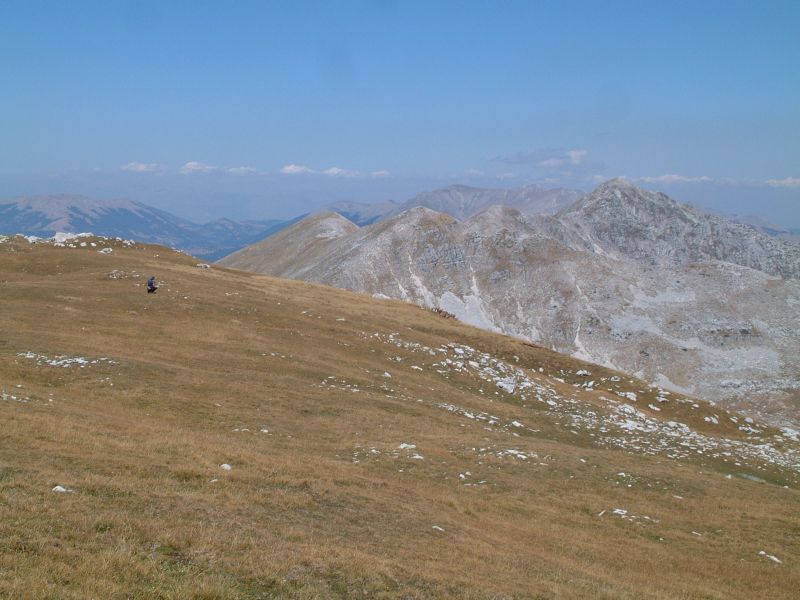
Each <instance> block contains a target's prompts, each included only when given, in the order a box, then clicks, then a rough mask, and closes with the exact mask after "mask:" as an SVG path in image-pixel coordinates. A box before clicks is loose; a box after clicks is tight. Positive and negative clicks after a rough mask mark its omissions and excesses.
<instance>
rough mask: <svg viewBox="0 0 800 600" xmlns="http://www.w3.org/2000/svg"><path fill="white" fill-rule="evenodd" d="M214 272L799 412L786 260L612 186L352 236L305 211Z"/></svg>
mask: <svg viewBox="0 0 800 600" xmlns="http://www.w3.org/2000/svg"><path fill="white" fill-rule="evenodd" d="M740 228H741V229H740ZM325 232H330V233H325ZM223 264H225V265H228V266H232V267H236V268H243V269H249V270H253V271H257V272H262V273H267V274H271V275H277V276H282V277H291V278H297V279H303V280H306V281H312V282H317V283H323V284H327V285H333V286H336V287H341V288H345V289H350V290H354V291H359V292H364V293H368V294H373V295H380V296H386V297H390V298H397V299H402V300H407V301H410V302H414V303H417V304H420V305H423V306H427V307H431V308H433V307H439V308H442V309H444V310H446V311H448V312H451V313H453V314H455V315H456V316H457V317H458V318H459V319H461V320H462V321H465V322H467V323H470V324H473V325H476V326H478V327H482V328H485V329H489V330H492V331H499V332H504V333H507V334H509V335H513V336H517V337H521V338H524V339H527V340H530V341H532V342H535V343H537V344H540V345H543V346H547V347H549V348H552V349H554V350H557V351H559V352H564V353H567V354H572V355H574V356H576V357H579V358H582V359H586V360H589V361H592V362H595V363H599V364H603V365H607V366H612V367H615V368H617V369H620V370H622V371H626V372H629V373H631V374H635V375H637V376H640V377H643V378H645V379H647V380H650V381H652V382H654V383H658V384H659V385H661V386H663V387H667V388H670V387H671V388H673V389H675V390H679V391H682V392H684V393H690V394H694V395H696V396H699V397H702V398H705V399H710V400H717V401H722V402H725V403H727V404H728V405H729V406H734V407H737V408H741V409H745V410H750V411H752V412H755V413H759V414H760V415H762V416H766V417H768V418H772V419H773V420H774V421H776V422H779V421H782V420H790V421H794V420H797V419H798V417H800V336H799V334H798V332H800V281H798V279H797V276H798V273H800V271H798V249H797V248H796V247H795V246H794V245H792V244H790V243H788V242H783V241H781V240H776V239H773V238H768V237H767V236H764V235H762V234H759V233H758V232H756V231H754V230H752V229H748V228H747V227H745V226H741V225H737V224H734V223H730V222H728V221H725V220H724V219H722V218H720V217H714V216H708V215H703V214H702V213H699V212H697V211H694V210H692V209H689V208H688V207H685V206H683V205H680V204H678V203H677V202H675V201H673V200H671V199H670V198H668V197H666V196H664V195H663V194H652V193H650V192H646V191H644V190H640V189H637V188H635V187H633V186H631V185H629V184H627V183H626V182H622V181H611V182H608V183H606V184H604V185H601V186H600V187H599V188H597V189H596V190H595V191H594V192H592V193H591V194H590V195H589V196H587V197H586V198H584V199H582V200H579V201H578V202H577V203H575V204H574V205H573V206H572V207H570V208H568V209H565V210H562V211H561V212H560V213H558V214H557V215H555V216H548V215H534V216H525V215H524V214H523V213H522V212H520V211H518V210H515V209H513V208H508V207H503V206H492V207H489V208H487V209H485V210H484V211H482V212H480V213H478V214H476V215H474V216H472V217H470V218H468V219H466V220H463V221H459V220H458V219H456V218H454V217H453V216H451V215H448V214H443V213H440V212H436V211H433V210H431V209H428V208H421V207H417V208H412V209H410V210H408V211H406V212H403V213H401V214H399V215H396V216H394V217H391V218H388V219H385V220H383V221H380V222H377V223H375V224H373V225H370V226H368V227H362V228H359V227H357V226H356V225H354V224H353V223H351V222H349V221H347V220H346V219H344V218H343V217H341V216H339V215H330V214H329V215H321V216H320V215H318V216H315V217H311V218H309V219H306V220H305V221H302V222H300V223H298V224H297V225H295V226H293V227H291V228H289V229H287V230H285V231H283V232H281V233H280V234H278V235H275V236H272V237H270V238H267V239H266V240H264V241H262V242H260V243H259V244H256V245H254V246H251V247H249V248H247V249H245V250H243V251H241V252H239V253H237V254H234V255H232V256H230V257H228V258H226V259H225V260H224V261H223Z"/></svg>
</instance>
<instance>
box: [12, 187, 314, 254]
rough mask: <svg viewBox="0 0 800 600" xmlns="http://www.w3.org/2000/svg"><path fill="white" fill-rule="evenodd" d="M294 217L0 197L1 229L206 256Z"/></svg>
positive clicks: (53, 197) (264, 233)
mask: <svg viewBox="0 0 800 600" xmlns="http://www.w3.org/2000/svg"><path fill="white" fill-rule="evenodd" d="M298 218H302V217H298ZM296 220H297V219H294V220H290V221H285V220H269V221H232V220H230V219H218V220H216V221H211V222H210V223H206V224H204V225H198V224H196V223H192V222H190V221H187V220H186V219H181V218H180V217H177V216H175V215H173V214H170V213H168V212H165V211H163V210H159V209H157V208H153V207H152V206H147V205H146V204H142V203H141V202H134V201H132V200H95V199H91V198H86V197H84V196H74V195H68V194H60V195H51V196H28V197H23V198H18V199H16V200H13V201H10V202H3V201H0V233H6V234H11V233H24V234H26V235H38V236H51V235H53V234H54V233H56V232H58V231H63V232H71V233H80V232H92V233H95V234H97V235H104V236H110V237H123V238H130V239H135V240H138V241H142V242H151V243H156V244H163V245H166V246H171V247H173V248H178V249H181V250H185V251H186V252H188V253H190V254H192V255H194V256H198V257H200V258H204V259H206V260H216V259H218V258H220V257H222V256H225V255H227V254H230V253H231V252H234V251H235V250H238V249H239V248H242V247H244V246H246V245H248V244H252V243H254V242H256V241H258V240H261V239H263V238H265V237H267V236H268V235H271V234H273V233H275V232H277V231H280V230H281V229H282V228H284V227H286V226H288V225H290V224H292V223H293V222H295V221H296Z"/></svg>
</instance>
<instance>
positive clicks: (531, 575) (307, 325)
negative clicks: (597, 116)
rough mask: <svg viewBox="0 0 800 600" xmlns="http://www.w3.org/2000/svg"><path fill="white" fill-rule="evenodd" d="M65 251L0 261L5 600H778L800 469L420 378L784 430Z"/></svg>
mask: <svg viewBox="0 0 800 600" xmlns="http://www.w3.org/2000/svg"><path fill="white" fill-rule="evenodd" d="M86 241H87V246H86V247H80V246H78V247H75V248H70V247H68V246H67V247H63V248H54V247H52V246H50V245H41V244H29V243H28V242H26V241H24V240H21V239H19V238H17V239H10V240H6V241H5V242H4V243H2V244H0V298H1V299H2V311H0V332H2V335H1V336H0V391H2V394H3V396H2V398H3V399H2V400H0V597H8V598H175V599H178V598H180V599H183V598H198V599H199V598H209V599H210V598H358V597H362V598H446V597H447V598H475V599H477V598H615V599H616V598H653V599H663V598H742V599H748V600H749V599H752V598H766V597H769V598H787V599H788V598H794V597H795V596H796V591H797V589H800V567H798V564H799V562H800V510H798V509H799V507H800V502H798V500H799V499H800V495H798V472H797V467H798V465H796V464H795V465H794V468H785V467H780V466H776V465H775V464H769V463H765V462H759V461H757V460H749V461H744V460H737V462H738V463H739V464H735V463H734V462H731V461H726V460H723V458H724V457H722V458H720V457H716V458H715V457H713V456H711V455H710V454H708V453H707V454H697V453H693V454H691V455H689V456H687V457H686V458H681V459H671V458H669V457H668V456H666V455H664V454H657V455H648V454H645V453H642V452H639V451H635V450H632V449H630V448H629V449H626V448H624V447H618V446H614V445H609V444H607V443H604V442H603V440H602V439H601V438H602V436H597V435H592V433H594V430H591V429H588V428H579V427H576V426H574V425H572V421H570V420H569V419H567V417H566V416H565V415H567V414H569V413H568V412H559V410H560V409H558V410H557V409H555V408H553V407H552V406H550V405H548V404H546V403H544V402H539V401H536V399H535V398H534V397H532V396H529V397H527V399H525V398H524V397H523V396H520V395H519V394H518V393H516V392H515V393H510V392H508V391H507V390H506V389H504V388H502V387H499V386H498V385H495V383H493V382H491V381H490V380H488V379H486V380H485V379H481V378H480V377H479V376H478V375H477V373H479V371H478V370H476V369H475V368H470V367H469V365H468V364H466V361H467V360H468V359H467V358H465V359H464V361H465V365H464V367H463V368H461V369H459V368H456V366H453V365H452V364H450V365H448V367H447V369H445V368H444V367H443V366H442V363H443V361H444V359H445V357H448V358H450V357H453V356H454V354H455V353H456V348H459V349H461V348H464V347H469V348H474V349H475V351H476V353H478V352H480V353H485V354H487V355H490V356H491V357H493V358H494V359H495V360H496V361H499V362H502V363H503V364H507V365H511V366H512V367H513V368H515V369H520V370H521V371H522V372H524V373H525V374H526V376H527V377H529V378H530V379H531V380H532V381H534V382H536V383H537V384H541V385H542V386H546V387H547V388H548V389H552V390H553V393H554V394H555V396H554V397H558V398H563V399H568V400H570V401H572V400H574V401H575V402H576V405H575V406H580V407H582V408H580V410H582V411H587V410H591V411H594V412H596V413H597V414H598V415H603V414H605V413H606V412H607V411H608V410H609V406H611V405H612V404H611V402H610V400H617V401H619V402H622V400H620V399H621V398H622V397H621V396H619V395H617V392H619V393H620V394H626V393H634V394H636V395H637V399H636V400H635V401H633V400H627V401H628V402H630V403H631V405H635V406H636V407H637V409H639V410H641V411H642V412H643V413H646V414H647V415H648V418H652V419H658V420H660V421H667V420H674V421H679V422H681V423H685V424H686V425H687V426H688V427H690V428H691V429H692V431H696V432H699V433H702V434H703V435H706V436H708V437H709V439H712V438H713V439H723V438H724V439H735V440H741V441H747V440H753V443H756V442H757V443H764V444H766V443H770V444H772V445H773V446H775V447H776V448H777V449H778V450H781V449H784V450H786V449H791V448H794V447H796V444H795V443H794V442H793V441H792V440H791V439H790V438H788V437H783V438H781V437H780V433H779V432H776V431H773V430H770V429H769V428H766V427H762V426H760V425H759V424H757V423H755V424H753V428H754V429H756V430H757V431H758V433H753V434H751V433H748V432H746V431H744V430H743V429H742V427H743V426H744V422H743V421H742V420H740V419H739V417H737V416H736V415H731V416H730V417H729V416H728V415H727V414H724V411H722V410H721V409H720V408H719V407H715V406H711V405H708V404H705V403H702V402H699V401H698V402H695V401H694V400H692V399H688V401H686V402H681V401H678V399H677V398H676V397H675V396H674V395H673V396H672V397H670V399H669V402H662V403H659V401H658V396H659V391H658V390H657V389H654V388H648V387H647V386H646V385H645V384H644V383H642V382H641V381H637V380H634V379H631V378H629V377H627V376H623V375H621V374H618V373H615V372H613V371H609V370H607V369H602V368H600V367H597V366H595V365H586V364H584V363H581V362H579V361H576V360H574V359H572V358H570V357H566V356H563V355H558V354H555V353H553V352H550V351H547V350H544V349H542V348H538V347H535V346H532V345H530V344H524V343H522V342H520V341H518V340H514V339H511V338H508V337H502V336H498V335H494V334H490V333H487V332H484V331H481V330H477V329H474V328H471V327H467V326H465V325H463V324H461V323H459V322H458V321H456V320H454V319H442V318H440V317H438V316H437V315H435V314H432V313H431V312H430V311H427V310H424V309H421V308H418V307H415V306H411V305H407V304H403V303H400V302H393V301H375V300H372V299H371V298H368V297H366V296H362V295H357V294H352V293H348V292H344V291H339V290H334V289H331V288H326V287H321V286H314V285H309V284H305V283H299V282H294V281H284V280H279V279H272V278H268V277H261V276H256V275H250V274H246V273H242V272H236V271H228V270H223V269H217V268H211V269H198V268H197V266H196V263H197V261H196V260H195V259H192V258H191V257H189V256H185V255H182V254H180V253H176V252H172V251H169V250H166V249H164V248H160V247H155V246H144V245H138V244H137V245H135V246H132V247H127V246H125V245H123V244H122V243H119V242H102V243H101V242H99V241H97V243H98V247H92V246H91V245H90V244H91V242H92V241H95V240H91V239H87V240H86ZM101 245H102V246H107V247H111V248H112V252H110V253H107V254H101V253H99V252H98V249H99V247H100V246H101ZM150 275H156V277H157V279H158V280H159V281H160V283H161V287H160V289H159V291H158V294H150V295H148V294H146V293H145V291H144V283H145V281H146V279H147V277H149V276H150ZM392 334H394V335H392ZM390 340H395V341H401V342H402V343H394V342H392V341H390ZM414 344H416V345H417V346H414ZM450 344H454V345H453V346H448V345H450ZM424 348H427V349H428V350H427V351H426V350H424ZM441 348H449V350H447V353H445V352H444V351H442V350H440V349H441ZM431 352H432V354H431ZM28 353H32V354H33V356H34V357H33V358H29V357H28ZM476 355H477V354H476ZM39 357H46V358H45V359H41V358H39ZM78 358H81V359H84V360H85V363H82V362H78V361H76V360H75V359H78ZM66 360H73V362H70V363H64V361H66ZM451 360H453V359H452V358H451ZM471 360H475V359H471ZM48 361H61V362H60V363H59V362H54V363H53V364H51V362H48ZM476 362H477V361H476ZM499 362H498V363H497V364H499ZM435 363H436V364H435ZM65 365H66V366H65ZM439 371H442V372H439ZM582 371H587V372H590V376H587V375H585V374H582V373H581V372H582ZM588 380H593V381H594V382H595V383H594V385H593V386H588ZM609 397H610V398H609ZM443 404H447V405H448V406H454V407H456V408H457V409H458V410H450V409H447V408H443V407H442V405H443ZM649 404H653V405H654V406H656V405H658V407H659V408H662V410H661V411H654V410H653V409H651V408H648V405H649ZM575 410H578V409H575ZM482 413H485V414H486V415H490V416H491V417H493V418H496V423H490V422H489V420H488V419H487V420H481V419H479V418H477V417H476V415H479V414H482ZM467 414H469V415H472V418H471V417H469V416H467ZM581 414H583V413H581ZM711 417H714V418H715V419H716V420H717V421H718V422H717V423H713V422H712V421H711V420H710V419H711ZM731 417H733V418H736V419H737V421H738V422H736V423H735V422H733V421H732V420H730V418H731ZM707 419H708V420H707ZM515 422H517V423H520V426H516V425H514V423H515ZM635 433H636V432H633V433H632V434H631V435H632V436H633V435H634V434H635ZM636 435H638V434H636ZM640 437H641V436H640ZM631 439H633V437H631ZM780 439H783V440H784V442H783V443H784V446H781V447H778V446H779V440H780ZM678 446H679V444H678V443H677V442H676V447H678ZM523 455H524V457H525V458H522V456H523ZM223 465H229V467H230V468H229V470H228V469H226V468H223ZM55 486H62V487H63V488H64V489H65V490H66V491H63V492H54V491H53V488H54V487H55ZM761 552H763V554H760V553H761ZM770 556H771V557H774V558H776V559H778V560H779V561H780V563H779V562H777V561H775V560H772V559H771V558H769V557H770Z"/></svg>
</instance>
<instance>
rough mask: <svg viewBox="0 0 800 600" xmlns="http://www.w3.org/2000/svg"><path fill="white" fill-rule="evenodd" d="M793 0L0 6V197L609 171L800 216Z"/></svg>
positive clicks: (248, 210) (180, 202) (798, 66)
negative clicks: (762, 0)
mask: <svg viewBox="0 0 800 600" xmlns="http://www.w3.org/2000/svg"><path fill="white" fill-rule="evenodd" d="M798 32H800V2H798V1H797V0H791V1H789V2H778V1H767V2H755V1H748V2H733V1H724V2H711V1H701V0H695V1H690V2H667V1H658V2H656V1H645V0H639V1H636V2H601V1H595V2H569V1H564V0H562V1H558V2H537V1H533V0H530V1H527V2H503V1H500V0H496V1H494V2H436V1H433V0H427V1H425V2H411V1H403V2H400V1H398V2H391V1H374V2H346V1H343V0H342V1H336V2H332V1H328V2H319V3H317V2H299V1H292V2H264V1H262V2H243V1H238V2H233V1H227V2H223V1H218V2H200V1H197V0H193V1H191V2H167V1H152V2H150V1H129V2H114V1H112V0H104V1H102V2H85V1H80V0H74V1H71V2H63V1H58V2H57V1H52V2H36V1H33V0H25V1H21V2H15V1H10V0H2V2H0V199H10V198H13V197H15V196H17V195H25V194H40V193H53V192H71V193H84V194H88V195H91V196H95V197H120V196H122V197H129V198H132V199H135V200H141V201H144V202H148V203H150V204H154V205H156V206H159V207H161V208H166V209H168V210H172V211H174V212H177V213H179V214H181V215H182V216H186V217H189V218H193V219H194V220H204V219H207V218H210V217H213V216H218V215H223V214H224V215H229V216H233V217H272V216H279V217H280V216H291V215H294V214H297V213H299V212H302V211H305V210H307V209H308V208H310V207H312V206H317V205H320V204H324V203H327V202H330V201H333V200H339V199H355V200H365V201H370V200H383V199H387V198H394V199H397V200H404V199H406V198H408V197H410V196H411V195H413V194H414V193H415V192H417V191H420V190H423V189H430V188H433V187H437V186H441V185H446V184H449V183H454V182H461V183H467V184H474V185H482V186H503V187H506V186H516V185H520V184H524V183H541V184H545V185H551V186H557V185H564V186H572V187H580V188H583V189H591V188H592V187H593V186H594V185H595V184H596V183H597V182H598V181H600V180H602V179H607V178H611V177H615V176H620V175H624V176H627V177H629V178H630V179H632V180H634V181H635V182H637V183H638V184H641V185H643V186H645V187H650V188H653V189H661V190H663V191H665V192H667V193H669V194H670V195H672V196H674V197H676V198H677V199H680V200H686V201H693V202H695V203H697V204H699V205H701V206H706V207H711V208H715V209H717V210H722V211H727V212H739V213H752V214H759V215H762V216H764V217H766V218H770V219H772V220H775V221H779V222H780V223H782V224H787V225H792V226H795V227H800V33H798Z"/></svg>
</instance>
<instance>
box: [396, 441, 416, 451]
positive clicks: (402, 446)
mask: <svg viewBox="0 0 800 600" xmlns="http://www.w3.org/2000/svg"><path fill="white" fill-rule="evenodd" d="M416 447H417V445H416V444H406V443H405V442H403V443H402V444H400V445H399V446H398V448H400V450H413V449H414V448H416Z"/></svg>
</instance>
